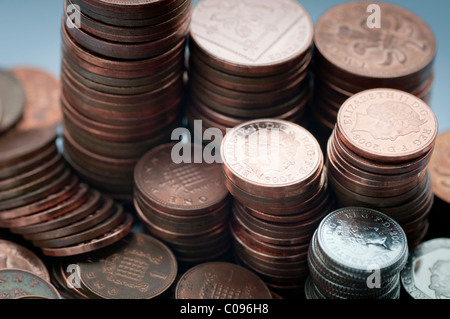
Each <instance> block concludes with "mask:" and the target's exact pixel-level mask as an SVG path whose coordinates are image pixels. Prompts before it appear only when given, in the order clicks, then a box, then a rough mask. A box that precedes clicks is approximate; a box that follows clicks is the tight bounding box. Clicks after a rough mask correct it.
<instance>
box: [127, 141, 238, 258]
mask: <svg viewBox="0 0 450 319" xmlns="http://www.w3.org/2000/svg"><path fill="white" fill-rule="evenodd" d="M186 145H187V146H188V150H190V151H189V152H190V153H191V154H184V157H181V156H182V155H183V154H179V153H178V152H174V151H173V150H174V149H175V147H176V144H174V143H169V144H163V145H160V146H157V147H155V148H153V149H152V150H150V151H148V152H147V153H146V154H145V155H144V156H143V157H142V158H141V159H140V160H139V162H138V163H137V165H136V168H135V175H134V176H135V196H134V203H135V208H136V211H137V214H138V217H139V219H140V220H141V221H142V223H143V225H144V226H145V229H146V230H148V231H149V232H150V233H151V234H152V235H153V236H155V237H157V238H159V239H161V240H163V241H164V242H165V243H166V244H167V245H168V246H169V247H170V248H171V249H172V250H173V251H174V253H175V255H176V256H177V259H178V261H179V262H180V266H185V265H192V264H196V263H199V262H205V261H209V260H213V259H217V258H219V257H221V256H225V255H227V254H229V251H230V249H231V244H230V237H229V228H228V220H229V215H230V209H231V207H230V206H231V205H230V195H229V192H228V190H227V188H226V187H225V185H224V184H223V182H222V172H221V168H220V164H219V163H212V164H208V163H206V162H204V161H202V162H201V163H198V162H194V160H195V158H198V155H199V154H200V158H202V157H203V147H202V146H201V145H195V144H194V146H193V147H191V146H190V145H188V144H186ZM186 155H188V156H186ZM177 156H178V157H177ZM177 163H178V164H177Z"/></svg>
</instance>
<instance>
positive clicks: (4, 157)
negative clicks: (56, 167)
mask: <svg viewBox="0 0 450 319" xmlns="http://www.w3.org/2000/svg"><path fill="white" fill-rule="evenodd" d="M56 134H57V133H56V129H55V128H39V129H32V130H27V131H21V132H14V134H5V135H3V136H1V138H0V149H1V150H2V152H1V154H0V167H2V168H3V167H6V166H10V165H15V164H17V163H18V162H20V161H22V160H24V159H28V158H31V157H33V156H35V155H36V154H38V153H40V151H41V150H42V149H43V148H45V147H46V146H48V145H50V144H53V143H55V140H56V137H57V135H56Z"/></svg>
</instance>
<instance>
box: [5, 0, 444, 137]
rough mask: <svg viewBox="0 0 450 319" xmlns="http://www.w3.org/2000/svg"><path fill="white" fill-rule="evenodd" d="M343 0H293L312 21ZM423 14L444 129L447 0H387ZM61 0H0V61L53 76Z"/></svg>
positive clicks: (438, 113)
mask: <svg viewBox="0 0 450 319" xmlns="http://www.w3.org/2000/svg"><path fill="white" fill-rule="evenodd" d="M343 1H344V0H299V2H300V3H301V4H302V5H303V7H304V8H305V9H306V10H307V11H308V12H309V14H310V15H311V18H312V19H313V21H314V22H316V21H317V19H318V18H319V17H320V15H322V14H323V13H324V12H325V11H326V10H328V9H329V8H331V7H333V6H335V5H337V4H339V3H342V2H343ZM197 2H198V0H194V4H195V3H197ZM387 2H392V3H395V4H397V5H400V6H403V7H405V8H407V9H409V10H411V11H412V12H414V13H416V14H417V15H419V16H420V17H422V19H424V20H425V21H426V22H427V23H428V24H429V25H430V27H431V28H432V29H433V31H434V33H435V36H436V38H437V42H438V54H437V58H436V62H435V63H436V64H435V69H436V71H435V72H436V75H435V76H436V77H435V83H434V87H433V96H432V100H431V107H432V108H433V110H434V112H435V114H436V116H437V118H438V120H439V131H440V132H443V131H446V130H450V105H448V104H450V103H449V101H450V85H449V83H450V1H443V0H428V1H424V0H390V1H387ZM62 10H63V0H38V1H37V0H14V1H11V0H0V67H1V68H12V67H15V66H33V67H39V68H42V69H44V70H47V71H49V72H51V73H53V74H54V75H55V76H59V67H60V25H61V17H62Z"/></svg>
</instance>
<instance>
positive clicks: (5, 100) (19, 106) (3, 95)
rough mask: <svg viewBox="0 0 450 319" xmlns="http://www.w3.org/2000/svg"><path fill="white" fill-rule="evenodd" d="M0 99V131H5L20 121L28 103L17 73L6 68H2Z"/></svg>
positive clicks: (0, 71)
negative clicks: (0, 112) (0, 111)
mask: <svg viewBox="0 0 450 319" xmlns="http://www.w3.org/2000/svg"><path fill="white" fill-rule="evenodd" d="M0 100H1V104H2V116H1V122H0V133H4V132H6V131H7V130H9V129H10V128H12V127H13V126H14V125H15V124H17V122H19V120H20V119H21V117H22V114H23V111H24V108H25V103H26V93H25V90H24V87H23V86H22V84H21V83H20V81H19V80H18V79H17V77H16V76H15V75H13V74H12V73H11V72H9V71H6V70H0Z"/></svg>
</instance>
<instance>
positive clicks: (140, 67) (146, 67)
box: [61, 28, 186, 78]
mask: <svg viewBox="0 0 450 319" xmlns="http://www.w3.org/2000/svg"><path fill="white" fill-rule="evenodd" d="M61 38H62V43H63V49H64V50H63V51H64V53H65V54H66V55H67V56H68V57H69V58H70V59H71V60H72V61H74V62H75V63H76V64H77V65H79V66H80V67H83V68H85V69H86V70H88V71H90V72H93V73H96V74H100V75H103V76H111V77H118V78H133V77H145V76H151V75H154V74H156V73H159V72H161V71H163V70H164V69H165V68H166V67H168V66H170V65H171V64H172V63H170V62H171V61H172V60H173V58H174V57H175V56H176V57H178V56H179V55H180V53H181V51H182V49H183V48H184V46H185V44H186V43H185V41H180V43H178V44H177V45H176V46H174V47H173V48H172V49H170V50H168V51H167V52H165V53H163V54H161V55H159V56H157V57H152V58H149V59H144V60H116V59H110V58H105V57H101V56H97V55H95V54H93V53H92V52H90V51H88V50H86V49H84V48H83V47H81V46H80V45H79V44H78V43H77V42H76V41H74V40H73V39H72V38H71V37H70V35H69V34H68V33H67V31H66V28H62V31H61ZM168 62H169V63H168Z"/></svg>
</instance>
